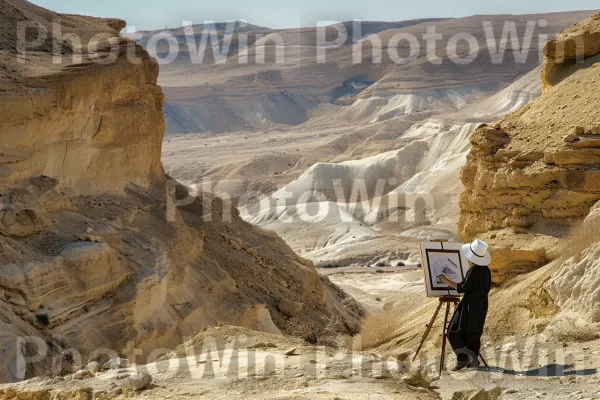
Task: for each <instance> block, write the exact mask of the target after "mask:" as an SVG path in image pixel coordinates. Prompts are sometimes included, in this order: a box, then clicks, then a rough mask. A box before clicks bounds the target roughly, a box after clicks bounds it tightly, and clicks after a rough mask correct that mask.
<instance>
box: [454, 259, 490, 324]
mask: <svg viewBox="0 0 600 400" xmlns="http://www.w3.org/2000/svg"><path fill="white" fill-rule="evenodd" d="M491 287H492V274H491V272H490V269H489V268H488V267H484V266H481V265H473V266H472V267H471V269H469V271H468V272H467V276H466V277H465V280H464V281H462V282H461V283H459V284H458V288H457V291H458V293H464V297H463V299H462V300H461V302H460V304H459V305H458V308H457V309H456V312H455V313H454V316H453V317H452V321H450V332H459V331H460V332H463V333H465V334H469V335H476V334H482V333H483V327H484V326H485V318H486V317H487V312H488V294H489V293H490V289H491Z"/></svg>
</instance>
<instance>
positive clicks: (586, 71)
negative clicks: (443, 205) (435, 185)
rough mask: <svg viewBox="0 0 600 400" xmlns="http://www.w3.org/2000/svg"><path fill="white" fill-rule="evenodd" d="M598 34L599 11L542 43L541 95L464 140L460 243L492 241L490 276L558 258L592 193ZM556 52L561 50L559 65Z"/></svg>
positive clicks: (596, 156) (597, 142) (598, 128)
mask: <svg viewBox="0 0 600 400" xmlns="http://www.w3.org/2000/svg"><path fill="white" fill-rule="evenodd" d="M598 32H600V14H596V15H594V16H592V17H591V18H589V19H588V20H586V21H584V22H582V23H580V24H577V25H575V26H574V27H572V28H570V29H568V30H567V31H565V32H563V33H562V34H561V35H560V36H559V37H558V38H557V39H556V40H554V41H552V42H550V43H549V44H548V45H547V46H546V49H545V50H544V52H545V55H546V61H545V65H544V69H543V72H542V79H543V82H544V85H545V91H544V95H543V96H542V97H541V98H539V99H537V100H536V101H534V102H532V103H531V104H529V105H528V106H526V107H524V108H522V109H521V110H519V111H517V112H515V113H513V114H511V115H509V116H507V117H506V118H504V119H503V120H501V121H500V122H498V123H496V124H495V125H494V126H483V127H481V128H480V129H478V130H477V131H476V132H475V133H474V134H473V136H472V138H471V144H472V146H473V147H472V151H471V153H470V154H469V156H468V162H467V165H466V166H465V167H464V168H463V170H462V173H461V179H462V181H463V183H464V185H465V191H464V193H463V194H462V196H461V201H460V207H461V215H460V220H459V230H460V235H461V237H462V239H463V240H464V241H470V240H472V239H473V238H475V237H481V238H482V239H485V240H488V241H489V242H490V243H491V244H492V245H493V248H494V261H493V265H492V268H493V269H494V271H495V274H494V280H495V281H496V282H502V281H504V280H505V279H506V278H507V277H509V276H510V275H513V274H515V273H522V272H526V271H528V270H531V269H533V268H536V267H538V266H540V265H542V264H544V263H546V262H547V261H549V260H552V259H554V258H556V257H558V256H559V255H560V242H561V240H562V239H563V238H564V237H565V235H566V234H567V233H568V231H569V230H570V228H571V227H572V226H574V225H576V224H578V223H579V222H581V221H582V219H583V218H585V217H586V216H587V215H588V213H589V211H590V208H591V207H592V206H593V205H594V204H595V203H596V202H597V201H598V200H599V199H600V174H599V172H598V171H599V169H598V167H599V166H600V151H599V150H598V149H599V148H600V121H599V120H598V112H597V109H598V104H600V99H599V97H598V91H597V90H596V89H597V88H598V87H599V85H600V83H599V82H600V55H599V53H600V42H599V37H598ZM578 43H583V45H579V46H576V44H578ZM557 49H565V54H566V56H565V57H564V60H565V62H563V63H561V64H557V62H556V61H557V60H558V59H560V58H561V57H558V56H557V54H558V53H557ZM577 58H579V60H580V62H579V63H575V60H576V59H577Z"/></svg>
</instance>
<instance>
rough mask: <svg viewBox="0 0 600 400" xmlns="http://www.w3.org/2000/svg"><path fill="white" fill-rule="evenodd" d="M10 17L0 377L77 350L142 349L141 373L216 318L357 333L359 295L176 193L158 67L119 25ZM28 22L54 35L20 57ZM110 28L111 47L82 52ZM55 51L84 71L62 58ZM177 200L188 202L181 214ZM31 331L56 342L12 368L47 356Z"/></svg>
mask: <svg viewBox="0 0 600 400" xmlns="http://www.w3.org/2000/svg"><path fill="white" fill-rule="evenodd" d="M2 7H3V8H2V10H1V11H0V18H2V30H0V34H1V35H0V42H1V43H2V48H3V49H8V51H6V52H4V53H2V55H0V115H1V117H0V143H1V144H0V176H1V177H2V179H1V180H0V353H1V357H0V360H1V361H0V381H14V380H18V379H23V378H25V377H29V376H31V375H34V374H42V373H47V372H49V371H48V368H49V359H50V358H52V357H53V356H54V355H55V354H61V353H62V352H63V351H64V349H65V348H71V347H73V348H75V349H77V350H79V351H82V352H84V353H86V354H84V356H85V357H87V356H88V355H89V354H90V353H92V352H93V350H95V349H98V348H105V349H107V350H110V351H113V352H114V353H113V354H120V355H123V356H127V357H130V358H131V359H134V358H135V357H136V351H135V349H140V350H142V354H141V355H140V354H139V353H138V355H137V358H135V361H136V362H138V363H140V362H144V361H145V358H146V357H147V356H148V354H149V352H150V351H151V350H154V349H156V348H159V347H164V348H167V349H172V348H174V347H175V346H177V345H179V344H180V343H182V341H184V340H185V339H186V338H188V337H191V336H192V335H194V334H195V333H196V332H197V331H198V330H200V329H201V328H202V327H204V326H210V325H215V324H217V323H219V322H225V323H229V324H237V325H241V326H245V327H248V328H252V329H258V330H264V331H269V332H276V333H279V332H286V330H287V329H288V327H289V326H290V324H291V323H292V322H293V323H295V324H296V325H298V323H303V324H306V326H311V327H313V328H314V329H315V330H317V331H318V329H320V328H322V327H324V326H325V325H327V324H330V323H331V321H332V320H335V321H337V322H339V323H338V324H337V325H338V326H339V329H340V331H347V332H350V331H352V330H353V329H355V328H356V326H357V324H356V319H357V318H358V316H359V314H360V310H359V309H358V307H357V306H356V305H355V303H354V301H353V299H351V298H348V297H347V296H346V295H344V294H343V293H342V292H341V291H340V290H339V289H338V288H337V287H335V286H334V285H332V284H331V283H329V282H328V280H323V279H321V278H320V277H319V275H318V274H317V272H316V270H315V268H314V266H313V265H312V264H311V263H310V262H308V261H306V260H303V259H301V258H299V257H298V256H296V255H295V254H294V253H293V252H292V251H291V249H290V248H289V247H288V246H287V245H286V244H285V243H284V242H283V241H282V240H281V239H279V238H278V237H277V236H275V235H274V234H271V233H268V232H266V231H262V230H258V229H256V228H253V227H252V226H251V225H249V224H246V223H244V222H243V221H242V220H241V219H240V218H239V216H238V214H237V211H236V210H235V209H233V208H232V207H231V206H229V205H227V204H224V203H223V202H222V201H221V200H219V199H216V198H208V197H203V198H194V197H190V196H188V195H187V193H186V192H185V190H183V189H182V188H181V187H179V186H177V185H176V184H173V183H172V182H171V183H170V184H167V177H166V176H165V175H164V173H163V169H162V166H161V163H160V153H161V143H162V136H163V131H164V120H163V114H162V101H163V98H162V93H161V89H160V87H158V86H157V85H156V79H157V74H158V68H157V64H156V62H155V61H154V60H152V59H151V57H149V56H148V54H147V53H146V52H145V51H144V50H143V49H142V48H140V47H137V46H135V44H134V43H132V42H130V41H128V40H127V39H123V38H120V37H119V36H118V33H119V31H120V30H121V29H122V28H123V27H124V22H122V21H117V20H101V19H94V18H88V17H79V16H68V15H59V14H54V13H51V12H49V11H47V10H44V9H42V8H39V7H36V6H34V5H32V4H30V3H28V2H25V1H20V0H8V1H4V2H3V6H2ZM56 19H61V20H62V25H61V26H62V36H60V35H58V34H57V33H56V31H54V32H52V26H51V23H52V21H54V20H56ZM26 21H29V22H36V23H38V24H41V25H43V26H46V27H47V28H48V31H49V35H48V37H47V40H46V41H43V43H40V44H39V45H38V46H37V47H36V48H35V49H32V50H29V51H28V52H27V53H26V54H22V53H18V51H17V50H18V49H17V46H16V43H17V42H16V41H17V38H16V36H15V32H16V31H17V29H18V22H26ZM101 33H102V34H103V36H102V38H101V39H100V42H101V43H102V40H104V41H105V44H104V45H102V44H101V45H100V46H99V47H98V50H97V51H90V50H88V49H87V48H86V45H87V43H88V42H89V41H91V40H92V38H93V37H94V36H95V35H98V34H101ZM67 34H77V35H78V37H79V38H80V39H81V45H80V43H77V42H76V41H73V40H72V37H70V38H69V37H67V36H66V35H67ZM28 38H29V36H28ZM34 38H35V37H34ZM28 40H29V39H28ZM56 46H58V49H60V51H59V53H58V54H61V55H62V57H63V59H64V60H67V59H69V60H71V59H73V60H77V56H79V55H81V60H77V62H72V61H68V62H63V63H53V58H52V53H51V52H52V50H53V48H56ZM18 54H21V55H22V56H24V58H23V59H22V60H24V62H22V63H21V62H19V57H18ZM110 55H113V56H114V59H112V60H111V62H106V61H105V62H97V59H98V58H102V57H109V56H110ZM168 188H172V189H176V190H168ZM172 196H174V197H177V196H180V197H183V198H186V199H187V200H186V201H184V202H182V203H181V204H183V205H181V206H176V205H175V203H173V201H171V200H170V198H171V197H172ZM290 310H295V311H294V312H292V311H290ZM291 320H293V321H291ZM22 336H34V337H38V338H41V340H42V343H46V345H47V346H48V348H47V352H44V353H43V354H41V357H39V360H38V362H36V363H29V364H25V365H23V364H22V363H19V362H18V360H19V359H20V357H21V356H23V355H25V356H27V355H29V354H30V353H35V352H37V350H39V349H36V346H33V347H32V346H26V345H24V344H23V343H22V342H20V341H19V340H18V337H22ZM108 355H110V354H108ZM103 356H107V354H106V351H105V354H104V355H98V357H103Z"/></svg>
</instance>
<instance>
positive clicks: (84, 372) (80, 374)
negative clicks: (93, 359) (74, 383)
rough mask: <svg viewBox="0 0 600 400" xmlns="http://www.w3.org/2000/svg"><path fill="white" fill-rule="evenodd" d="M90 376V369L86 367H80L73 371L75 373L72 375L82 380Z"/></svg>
mask: <svg viewBox="0 0 600 400" xmlns="http://www.w3.org/2000/svg"><path fill="white" fill-rule="evenodd" d="M91 376H92V373H91V372H90V371H88V370H87V369H81V370H79V371H77V372H76V373H75V375H73V379H76V380H79V381H82V380H84V379H87V378H90V377H91Z"/></svg>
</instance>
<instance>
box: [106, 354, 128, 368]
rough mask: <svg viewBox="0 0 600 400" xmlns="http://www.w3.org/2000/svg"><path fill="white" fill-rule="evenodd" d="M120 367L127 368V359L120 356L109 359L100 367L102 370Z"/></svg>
mask: <svg viewBox="0 0 600 400" xmlns="http://www.w3.org/2000/svg"><path fill="white" fill-rule="evenodd" d="M121 368H129V360H127V359H126V358H120V357H117V358H113V359H111V360H109V361H108V362H107V363H106V364H104V366H103V367H102V369H103V370H107V369H121Z"/></svg>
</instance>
